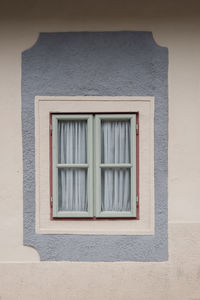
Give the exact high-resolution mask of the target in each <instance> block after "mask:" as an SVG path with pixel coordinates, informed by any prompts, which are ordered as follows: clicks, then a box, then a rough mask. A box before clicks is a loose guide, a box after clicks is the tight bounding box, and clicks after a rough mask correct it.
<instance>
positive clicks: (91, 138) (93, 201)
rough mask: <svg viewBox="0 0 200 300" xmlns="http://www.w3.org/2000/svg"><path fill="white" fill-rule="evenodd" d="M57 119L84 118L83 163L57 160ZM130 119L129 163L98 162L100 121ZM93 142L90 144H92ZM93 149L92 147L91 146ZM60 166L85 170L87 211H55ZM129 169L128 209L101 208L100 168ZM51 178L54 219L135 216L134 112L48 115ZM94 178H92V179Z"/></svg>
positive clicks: (99, 159)
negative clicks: (111, 209)
mask: <svg viewBox="0 0 200 300" xmlns="http://www.w3.org/2000/svg"><path fill="white" fill-rule="evenodd" d="M60 120H71V121H72V120H73V121H78V120H87V126H88V132H87V134H88V136H87V163H85V164H61V163H58V122H59V121H60ZM102 120H107V121H108V120H113V121H114V120H116V121H123V120H130V125H131V127H130V145H131V149H130V153H131V156H130V163H116V164H115V163H111V164H110V163H109V164H108V163H105V164H104V163H102V162H101V121H102ZM93 144H94V145H93ZM93 148H94V149H93ZM60 168H69V169H70V168H73V169H75V168H79V169H80V168H84V169H87V170H88V181H87V182H88V186H87V189H88V211H87V212H85V211H80V212H79V211H58V170H59V169H60ZM106 168H109V169H113V170H117V169H119V168H121V169H130V171H131V172H130V173H131V175H130V182H131V183H130V184H131V187H130V190H131V210H130V211H101V201H102V200H101V170H102V169H104V170H105V169H106ZM52 172H53V174H52V181H53V195H52V196H53V217H54V218H91V217H94V216H95V217H97V218H132V217H136V201H137V197H136V114H95V115H92V114H84V115H74V114H73V115H70V114H69V115H68V114H53V115H52ZM93 177H94V181H93Z"/></svg>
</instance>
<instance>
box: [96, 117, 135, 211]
mask: <svg viewBox="0 0 200 300" xmlns="http://www.w3.org/2000/svg"><path fill="white" fill-rule="evenodd" d="M101 162H102V163H103V164H111V163H112V164H119V163H123V164H125V163H130V122H129V121H103V122H102V126H101ZM101 172H102V173H101V194H102V203H101V209H102V211H129V210H130V195H131V193H130V170H129V169H126V168H123V169H122V168H112V169H111V168H110V169H109V168H103V169H102V171H101Z"/></svg>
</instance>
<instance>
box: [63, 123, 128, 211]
mask: <svg viewBox="0 0 200 300" xmlns="http://www.w3.org/2000/svg"><path fill="white" fill-rule="evenodd" d="M58 162H59V163H60V164H84V163H87V122H86V121H84V120H83V121H69V120H67V121H59V124H58ZM101 163H102V164H108V163H112V164H119V163H130V122H129V121H102V125H101ZM101 172H102V173H101V188H102V191H101V194H102V204H101V209H102V211H129V210H130V195H131V193H130V170H129V169H128V168H123V169H122V168H112V169H111V168H102V171H101ZM58 180H59V187H58V193H59V195H58V198H59V201H58V202H59V210H61V211H87V209H88V194H87V169H81V168H59V172H58Z"/></svg>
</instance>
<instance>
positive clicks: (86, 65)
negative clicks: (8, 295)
mask: <svg viewBox="0 0 200 300" xmlns="http://www.w3.org/2000/svg"><path fill="white" fill-rule="evenodd" d="M36 95H41V96H43V95H44V96H76V95H86V96H88V95H89V96H155V141H154V147H155V150H154V151H155V153H154V155H155V235H151V236H147V235H146V236H144V235H143V236H134V235H133V236H130V235H127V236H125V235H124V236H122V235H117V236H116V235H111V236H107V235H67V234H63V235H48V234H43V235H41V234H36V233H35V137H34V135H35V133H34V124H35V121H34V97H35V96H36ZM22 136H23V174H24V178H23V192H24V245H29V246H32V247H35V248H36V249H37V250H38V252H39V254H40V258H41V260H69V261H163V260H167V259H168V234H167V176H168V169H167V168H168V155H167V153H168V50H167V48H164V47H160V46H158V45H157V44H156V43H155V42H154V40H153V37H152V34H151V33H150V32H76V33H75V32H71V33H41V34H40V36H39V39H38V41H37V42H36V44H35V45H34V46H33V47H32V48H31V49H28V50H26V51H24V52H23V54H22Z"/></svg>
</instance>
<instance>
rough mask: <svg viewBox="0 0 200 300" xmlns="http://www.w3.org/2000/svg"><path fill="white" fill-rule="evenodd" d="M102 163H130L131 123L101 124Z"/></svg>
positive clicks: (113, 122)
mask: <svg viewBox="0 0 200 300" xmlns="http://www.w3.org/2000/svg"><path fill="white" fill-rule="evenodd" d="M101 162H102V163H130V121H129V120H127V121H102V122H101Z"/></svg>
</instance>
